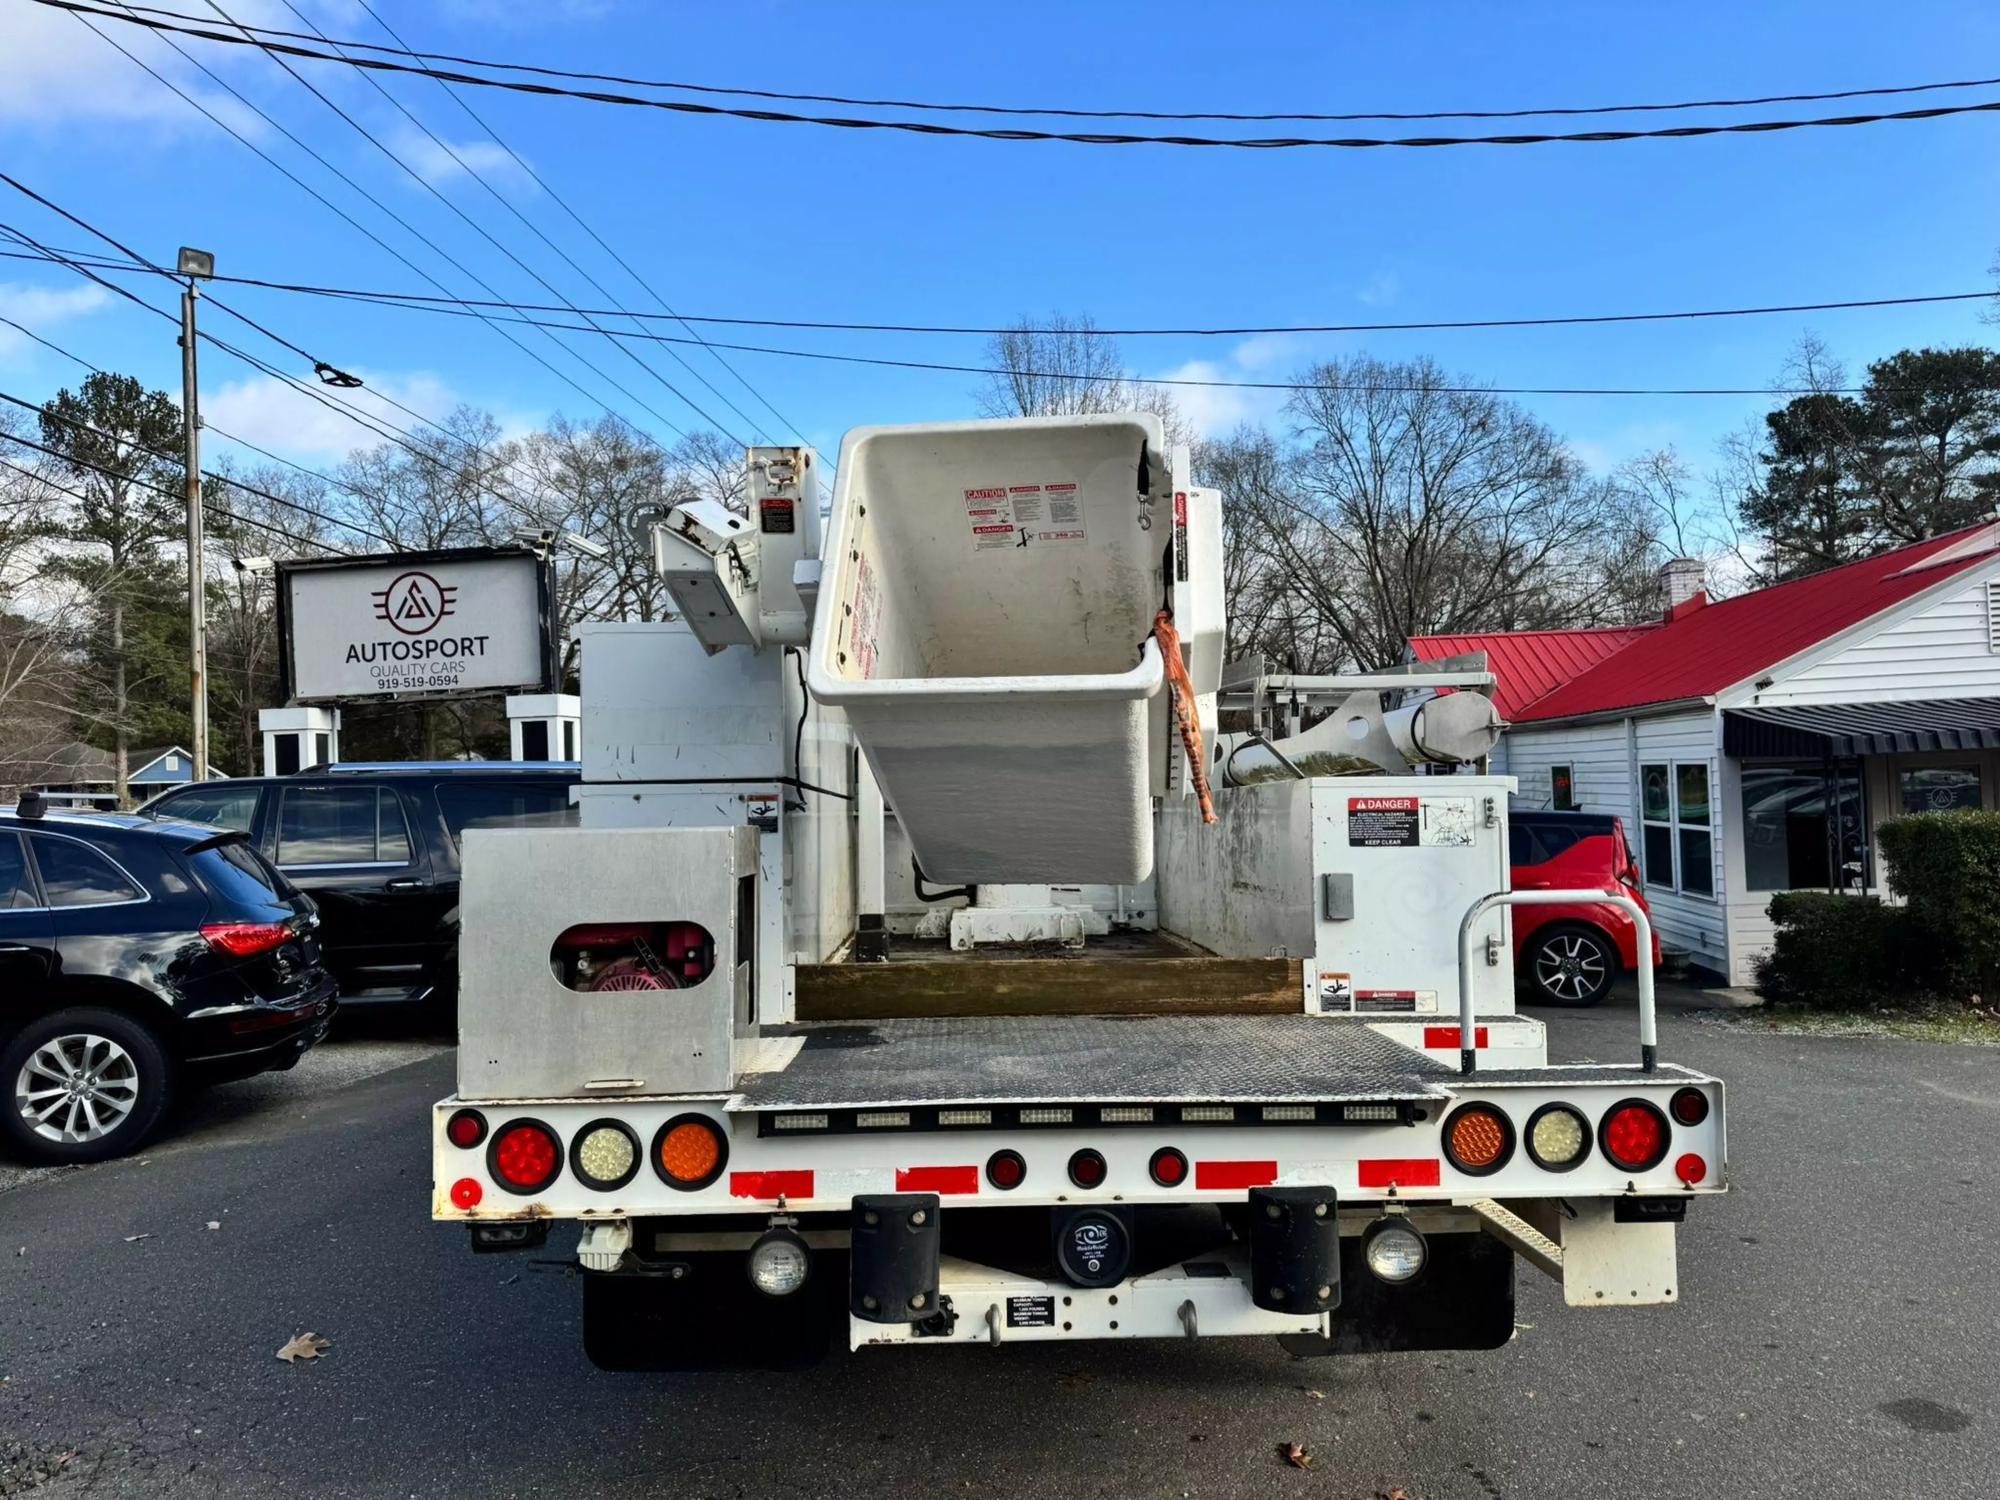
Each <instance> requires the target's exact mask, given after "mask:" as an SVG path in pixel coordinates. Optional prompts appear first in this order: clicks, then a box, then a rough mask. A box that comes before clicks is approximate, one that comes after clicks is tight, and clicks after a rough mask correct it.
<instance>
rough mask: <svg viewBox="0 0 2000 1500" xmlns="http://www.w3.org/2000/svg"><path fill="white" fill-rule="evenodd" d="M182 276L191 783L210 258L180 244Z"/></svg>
mask: <svg viewBox="0 0 2000 1500" xmlns="http://www.w3.org/2000/svg"><path fill="white" fill-rule="evenodd" d="M175 264H176V265H177V267H178V268H179V271H180V274H181V275H183V276H185V277H187V290H185V291H184V292H182V293H181V423H182V428H183V434H184V437H183V441H184V444H185V447H186V454H185V462H186V465H187V554H188V661H189V677H190V686H191V688H192V695H191V696H192V699H193V704H192V711H191V717H192V718H193V721H194V779H195V780H196V781H197V782H202V781H206V780H208V639H207V631H206V626H207V601H206V600H205V599H204V598H203V590H202V584H203V582H204V581H205V580H204V579H203V577H202V572H203V566H202V556H201V526H202V516H201V411H200V402H199V398H198V397H197V395H196V392H195V358H194V299H195V282H196V281H198V280H200V281H205V280H207V279H208V278H209V277H211V276H213V275H214V274H215V256H214V254H213V253H212V252H210V251H207V250H193V249H190V248H189V247H188V246H186V245H183V246H181V253H180V259H179V260H178V261H177V262H176V263H175Z"/></svg>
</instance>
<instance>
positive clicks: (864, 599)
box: [847, 552, 882, 677]
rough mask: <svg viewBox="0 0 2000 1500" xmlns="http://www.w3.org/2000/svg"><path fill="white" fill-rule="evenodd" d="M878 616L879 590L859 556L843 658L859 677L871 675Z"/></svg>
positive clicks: (872, 573)
mask: <svg viewBox="0 0 2000 1500" xmlns="http://www.w3.org/2000/svg"><path fill="white" fill-rule="evenodd" d="M881 613H882V587H881V584H880V583H879V582H878V581H877V579H876V577H875V570H874V569H873V568H871V567H869V566H868V554H867V553H866V552H863V553H862V554H861V558H860V561H859V562H858V563H857V564H856V566H855V569H854V619H853V621H852V623H851V624H850V625H849V627H848V632H847V654H848V658H849V662H850V664H851V665H853V666H855V667H856V668H858V669H859V671H860V673H861V675H862V676H863V677H873V676H874V675H875V649H876V647H875V632H876V628H877V626H878V624H879V623H880V618H881Z"/></svg>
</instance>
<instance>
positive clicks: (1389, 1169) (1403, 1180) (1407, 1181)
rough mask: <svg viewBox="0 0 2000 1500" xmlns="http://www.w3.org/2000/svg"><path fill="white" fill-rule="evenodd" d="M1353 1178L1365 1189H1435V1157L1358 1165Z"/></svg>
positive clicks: (1381, 1159) (1365, 1162)
mask: <svg viewBox="0 0 2000 1500" xmlns="http://www.w3.org/2000/svg"><path fill="white" fill-rule="evenodd" d="M1355 1176H1356V1177H1358V1178H1359V1179H1360V1182H1361V1186H1363V1187H1365V1188H1386V1187H1436V1186H1437V1185H1438V1163H1437V1159H1436V1158H1435V1157H1428V1158H1427V1157H1422V1156H1413V1157H1405V1158H1402V1159H1393V1158H1386V1157H1385V1158H1379V1159H1377V1160H1375V1161H1364V1162H1361V1163H1359V1164H1358V1165H1357V1166H1356V1167H1355Z"/></svg>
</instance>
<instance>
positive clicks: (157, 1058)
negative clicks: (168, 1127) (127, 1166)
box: [0, 1006, 174, 1166]
mask: <svg viewBox="0 0 2000 1500" xmlns="http://www.w3.org/2000/svg"><path fill="white" fill-rule="evenodd" d="M173 1081H174V1080H173V1064H172V1063H171V1062H170V1061H169V1059H168V1057H167V1053H166V1049H165V1048H163V1047H162V1046H161V1045H160V1041H159V1038H158V1037H157V1036H155V1035H154V1034H153V1032H152V1030H151V1029H150V1028H148V1027H147V1026H145V1025H143V1024H141V1023H140V1022H138V1021H135V1020H133V1019H132V1018H131V1017H130V1016H127V1015H124V1014H122V1013H120V1012H118V1011H115V1010H102V1009H99V1008H97V1007H95V1006H75V1007H72V1008H70V1009H67V1010H58V1011H51V1012H50V1013H49V1014H48V1015H45V1016H38V1017H37V1018H35V1019H34V1020H32V1021H30V1022H29V1023H28V1024H27V1025H26V1026H24V1027H22V1028H21V1030H20V1031H19V1032H17V1033H16V1034H15V1035H14V1037H13V1039H12V1040H10V1041H9V1042H8V1043H7V1045H6V1046H5V1048H0V1132H4V1133H5V1135H6V1138H7V1140H8V1142H9V1143H10V1144H12V1145H13V1146H14V1147H16V1148H17V1149H18V1150H19V1151H21V1152H22V1153H23V1154H25V1155H27V1156H29V1157H31V1158H33V1159H34V1160H36V1161H42V1162H50V1163H55V1164H58V1165H64V1166H67V1165H73V1164H79V1163H83V1162H95V1161H108V1160H109V1159H110V1158H112V1157H114V1156H123V1155H125V1154H126V1153H127V1152H130V1151H134V1150H137V1149H138V1147H139V1146H140V1145H142V1144H143V1143H144V1142H145V1140H146V1138H147V1137H148V1136H150V1135H151V1134H152V1133H153V1131H154V1130H155V1129H157V1128H158V1126H159V1123H160V1120H161V1119H162V1117H164V1116H165V1114H166V1111H167V1101H168V1098H169V1097H170V1095H171V1094H172V1092H173Z"/></svg>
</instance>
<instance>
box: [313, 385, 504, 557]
mask: <svg viewBox="0 0 2000 1500" xmlns="http://www.w3.org/2000/svg"><path fill="white" fill-rule="evenodd" d="M439 427H440V428H441V429H442V430H423V431H419V432H418V433H416V434H415V435H414V436H413V437H412V438H411V439H409V440H407V441H406V442H404V443H402V444H387V443H385V444H383V445H382V446H381V447H379V448H371V449H364V450H362V451H359V452H357V453H355V454H353V455H352V456H351V457H349V459H348V460H347V462H346V463H345V464H343V465H342V466H341V468H340V471H339V474H340V478H341V480H342V481H343V483H344V488H345V489H346V492H347V498H346V499H345V500H344V502H343V504H344V508H345V509H346V510H347V511H348V512H349V513H350V514H352V516H353V517H354V519H356V520H359V521H362V522H364V523H365V524H366V525H367V526H368V528H369V529H370V530H372V531H376V532H380V533H382V534H383V535H385V536H388V537H391V538H393V539H394V542H395V547H396V549H397V550H399V551H405V552H419V551H429V550H435V549H437V548H441V547H471V546H480V545H487V544H491V543H493V542H495V541H497V540H499V539H500V538H501V537H503V536H505V535H506V534H507V532H508V530H509V527H510V525H511V522H510V520H509V507H508V504H507V502H506V501H505V500H503V499H502V496H503V495H506V494H508V493H509V476H508V465H509V464H510V463H511V462H512V461H513V459H514V457H515V446H514V444H512V443H509V442H506V441H504V440H503V439H502V436H501V433H500V427H499V424H498V423H496V422H495V421H494V420H493V418H492V417H490V416H488V415H487V414H486V413H485V412H482V411H474V410H473V409H472V408H470V407H464V406H461V407H460V408H458V410H456V411H454V412H453V413H452V414H451V415H450V416H448V417H446V418H445V419H444V421H443V422H442V423H441V424H439Z"/></svg>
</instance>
